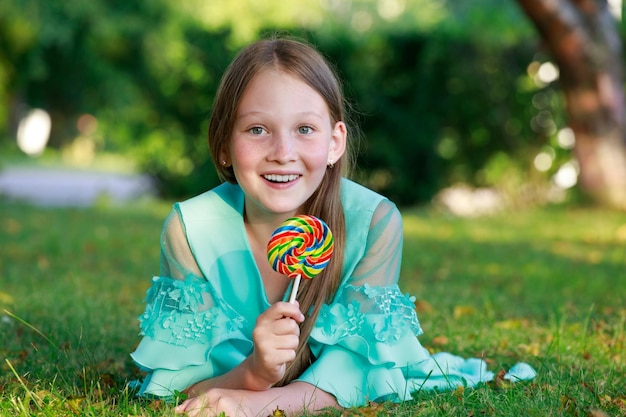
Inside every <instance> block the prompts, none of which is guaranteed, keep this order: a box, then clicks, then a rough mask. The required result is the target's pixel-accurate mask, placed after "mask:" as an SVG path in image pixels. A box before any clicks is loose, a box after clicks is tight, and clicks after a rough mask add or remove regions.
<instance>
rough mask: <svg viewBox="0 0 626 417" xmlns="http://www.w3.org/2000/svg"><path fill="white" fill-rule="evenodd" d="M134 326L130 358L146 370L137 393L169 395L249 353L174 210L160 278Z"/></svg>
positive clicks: (236, 317) (238, 323)
mask: <svg viewBox="0 0 626 417" xmlns="http://www.w3.org/2000/svg"><path fill="white" fill-rule="evenodd" d="M139 322H140V328H141V332H140V335H142V336H143V338H142V340H141V342H140V343H139V346H138V347H137V349H136V350H135V352H133V353H132V354H131V356H132V358H133V359H134V360H135V362H136V363H137V364H138V365H139V366H140V367H141V368H142V369H143V370H145V371H146V372H147V376H146V378H145V380H144V381H143V383H142V385H141V389H140V392H139V394H140V395H155V396H164V397H168V396H171V395H172V394H173V393H174V392H175V391H182V390H183V389H185V388H187V387H188V386H190V385H192V384H194V383H195V382H198V381H201V380H203V379H207V378H210V377H213V376H217V375H219V374H221V373H224V372H226V371H227V370H228V369H230V368H232V367H234V366H236V364H237V363H239V362H240V361H241V360H243V359H244V358H245V356H246V355H245V354H244V352H248V351H249V350H250V349H251V346H252V344H251V341H250V340H249V339H248V338H246V337H245V336H244V335H243V334H242V332H241V328H242V327H243V323H244V318H243V317H242V316H241V315H240V314H239V313H237V312H236V311H235V310H234V309H233V308H231V307H230V306H229V305H228V304H227V303H226V302H225V301H224V300H223V299H222V298H221V297H220V295H219V294H218V293H217V292H216V291H215V289H214V288H213V286H212V285H211V284H210V282H208V281H207V280H206V278H205V277H204V275H203V274H202V272H201V271H200V268H199V267H198V264H197V262H196V260H195V258H194V256H193V253H192V251H191V249H190V247H189V244H188V242H187V238H186V234H185V230H184V225H183V223H182V221H181V218H180V214H179V213H178V212H177V210H173V211H172V213H171V214H170V215H169V216H168V218H167V219H166V221H165V223H164V226H163V232H162V234H161V271H160V275H159V276H155V277H153V278H152V285H151V287H150V288H149V290H148V292H147V295H146V308H145V311H144V313H143V314H142V315H141V316H139ZM221 358H227V359H225V360H223V359H221Z"/></svg>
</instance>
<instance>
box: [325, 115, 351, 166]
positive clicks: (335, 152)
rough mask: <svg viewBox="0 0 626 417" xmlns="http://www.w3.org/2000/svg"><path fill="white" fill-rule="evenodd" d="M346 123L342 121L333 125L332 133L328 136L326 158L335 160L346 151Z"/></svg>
mask: <svg viewBox="0 0 626 417" xmlns="http://www.w3.org/2000/svg"><path fill="white" fill-rule="evenodd" d="M347 134H348V132H347V130H346V124H345V123H344V122H341V121H339V122H337V123H335V126H334V127H333V133H332V136H331V138H330V147H329V149H328V159H329V160H332V161H337V160H339V158H341V156H342V155H343V154H344V152H345V151H346V137H347Z"/></svg>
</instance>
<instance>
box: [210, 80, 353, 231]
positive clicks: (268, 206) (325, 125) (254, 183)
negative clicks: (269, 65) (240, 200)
mask: <svg viewBox="0 0 626 417" xmlns="http://www.w3.org/2000/svg"><path fill="white" fill-rule="evenodd" d="M345 146H346V127H345V124H344V123H343V122H336V123H333V122H332V121H331V119H330V114H329V111H328V106H327V105H326V102H325V101H324V99H323V98H322V96H321V95H320V94H319V93H318V92H317V91H315V90H314V89H312V88H311V87H309V86H308V85H307V84H306V83H305V82H303V81H301V80H300V79H298V78H295V77H294V76H292V75H290V74H288V73H286V72H283V71H279V70H273V69H271V70H264V71H262V72H260V73H259V74H257V75H256V76H255V77H254V78H253V79H252V82H251V83H250V84H249V85H248V87H247V88H246V90H245V92H244V94H243V96H242V98H241V101H240V103H239V109H238V111H237V116H236V120H235V125H234V129H233V133H232V137H231V141H230V146H229V148H228V149H225V150H223V151H222V154H221V155H220V160H225V161H226V162H227V164H232V167H233V171H234V173H235V177H236V178H237V182H238V183H239V185H240V186H241V188H242V189H243V191H244V193H245V206H246V216H247V219H248V220H250V219H252V218H254V219H262V218H268V217H275V216H276V215H280V217H281V219H284V218H285V217H289V216H292V215H294V214H296V212H297V211H298V209H299V208H300V207H301V206H302V205H303V204H304V203H305V202H306V201H307V200H308V199H309V197H311V195H312V194H313V192H315V190H316V189H317V188H318V186H319V185H320V183H321V181H322V178H323V177H324V173H325V172H326V165H327V164H328V161H329V160H331V161H333V162H335V161H337V159H338V158H339V157H341V155H343V152H344V150H345Z"/></svg>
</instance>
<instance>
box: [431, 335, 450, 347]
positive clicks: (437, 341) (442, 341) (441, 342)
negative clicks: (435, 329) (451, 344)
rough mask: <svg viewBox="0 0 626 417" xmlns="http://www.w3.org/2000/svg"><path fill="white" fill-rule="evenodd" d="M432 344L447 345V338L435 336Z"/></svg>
mask: <svg viewBox="0 0 626 417" xmlns="http://www.w3.org/2000/svg"><path fill="white" fill-rule="evenodd" d="M432 343H433V345H437V346H445V345H447V344H448V338H447V337H446V336H435V337H433V340H432Z"/></svg>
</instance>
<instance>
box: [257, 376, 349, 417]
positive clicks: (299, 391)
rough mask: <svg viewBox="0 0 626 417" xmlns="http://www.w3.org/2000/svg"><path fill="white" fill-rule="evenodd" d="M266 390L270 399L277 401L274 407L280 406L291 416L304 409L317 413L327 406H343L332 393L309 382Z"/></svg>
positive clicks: (293, 383) (298, 413) (300, 412)
mask: <svg viewBox="0 0 626 417" xmlns="http://www.w3.org/2000/svg"><path fill="white" fill-rule="evenodd" d="M265 392H266V393H267V394H268V395H267V398H268V400H270V401H271V400H272V399H274V400H275V402H276V405H275V406H273V408H272V409H276V407H278V408H279V409H281V410H283V411H285V413H286V414H287V415H289V416H291V415H298V416H299V415H301V414H302V412H303V411H306V412H307V413H312V414H315V413H317V412H319V411H321V410H322V409H324V408H327V407H333V408H341V407H340V406H339V404H338V403H337V400H336V399H335V397H334V396H333V395H332V394H329V393H328V392H326V391H322V390H321V389H319V388H317V387H316V386H314V385H311V384H309V383H307V382H292V383H291V384H288V385H285V386H284V387H278V388H272V389H270V390H268V391H265Z"/></svg>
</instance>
